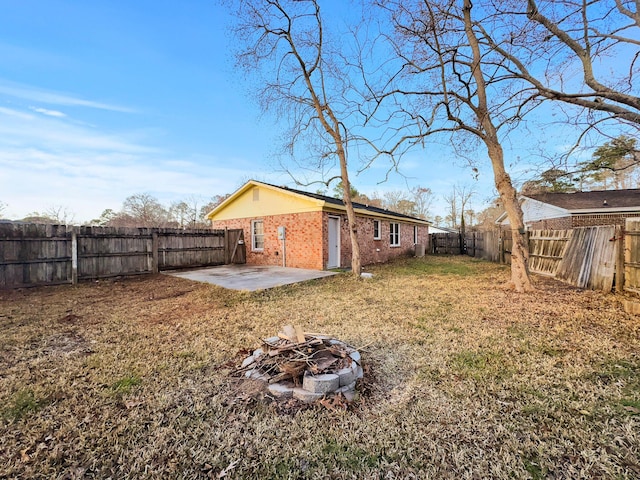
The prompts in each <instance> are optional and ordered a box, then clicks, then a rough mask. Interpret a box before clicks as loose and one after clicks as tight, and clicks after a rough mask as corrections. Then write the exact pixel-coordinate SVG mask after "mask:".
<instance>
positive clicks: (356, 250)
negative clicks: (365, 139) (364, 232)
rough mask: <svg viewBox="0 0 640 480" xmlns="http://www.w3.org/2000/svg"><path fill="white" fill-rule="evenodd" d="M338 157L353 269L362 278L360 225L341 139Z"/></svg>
mask: <svg viewBox="0 0 640 480" xmlns="http://www.w3.org/2000/svg"><path fill="white" fill-rule="evenodd" d="M336 144H337V145H336V146H337V147H338V148H337V152H338V158H339V159H340V176H341V178H342V190H343V191H342V199H343V201H344V206H345V208H346V210H347V221H348V223H349V239H350V240H351V271H352V272H353V274H354V275H355V277H356V278H360V273H362V263H361V259H360V244H359V243H358V226H357V223H356V213H355V211H354V210H353V202H352V201H351V183H350V182H349V174H348V171H347V155H346V152H345V151H344V147H343V145H342V142H341V141H336Z"/></svg>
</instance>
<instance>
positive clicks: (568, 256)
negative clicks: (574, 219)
mask: <svg viewBox="0 0 640 480" xmlns="http://www.w3.org/2000/svg"><path fill="white" fill-rule="evenodd" d="M612 239H615V227H613V226H600V227H582V228H575V229H574V231H573V235H572V236H571V239H570V240H569V243H568V245H567V249H566V253H565V256H564V257H563V258H562V260H561V261H560V264H559V265H558V271H557V272H556V278H558V279H560V280H564V281H567V282H569V283H571V284H572V285H576V286H577V287H580V288H590V289H593V290H603V291H605V292H609V291H611V288H612V286H613V274H614V269H615V258H616V242H615V241H612Z"/></svg>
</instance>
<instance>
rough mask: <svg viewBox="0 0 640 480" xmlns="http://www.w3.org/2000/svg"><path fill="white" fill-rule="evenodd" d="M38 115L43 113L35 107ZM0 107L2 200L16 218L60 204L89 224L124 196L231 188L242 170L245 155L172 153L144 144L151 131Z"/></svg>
mask: <svg viewBox="0 0 640 480" xmlns="http://www.w3.org/2000/svg"><path fill="white" fill-rule="evenodd" d="M38 113H40V112H38ZM38 113H30V112H29V111H20V110H18V109H10V108H4V107H0V185H1V188H0V201H2V202H4V203H6V204H8V205H9V207H8V209H7V212H8V214H9V215H10V216H12V217H13V218H21V217H24V216H25V215H27V214H28V213H30V212H33V211H43V210H46V209H47V208H49V207H51V206H54V205H55V206H64V207H66V208H68V209H69V211H71V212H73V213H74V214H75V218H76V219H77V220H81V221H87V220H90V219H92V218H96V217H98V216H99V215H100V213H101V212H102V211H103V210H104V209H106V208H113V209H118V208H120V206H121V205H122V201H123V200H124V199H125V198H126V197H128V196H129V195H133V194H135V193H141V192H152V193H153V194H154V195H156V196H157V198H158V199H159V200H160V201H161V202H162V203H163V204H169V203H170V202H171V201H174V200H180V199H185V198H187V197H189V196H190V195H201V196H203V197H211V196H213V195H215V194H222V193H228V192H229V191H230V190H232V189H233V187H234V185H232V184H231V183H230V180H229V179H234V180H235V179H238V178H241V177H242V176H243V175H245V174H246V172H247V168H248V167H247V163H246V162H244V161H243V160H242V159H233V161H229V159H227V160H226V161H223V160H222V159H220V158H217V157H215V156H213V155H211V156H207V157H203V156H202V155H195V154H183V155H176V154H174V153H173V152H171V151H168V150H165V149H163V148H161V147H157V146H149V144H148V143H149V142H152V141H153V140H154V137H153V135H152V134H148V132H145V131H142V132H141V131H140V130H135V131H127V132H110V133H108V134H107V133H105V132H102V131H100V130H99V129H98V128H95V127H88V126H86V125H84V124H78V123H77V122H74V121H72V120H70V119H69V117H56V116H50V115H40V114H38Z"/></svg>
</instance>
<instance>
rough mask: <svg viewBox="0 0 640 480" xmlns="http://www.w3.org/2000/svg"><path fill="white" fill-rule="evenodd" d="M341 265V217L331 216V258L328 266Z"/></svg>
mask: <svg viewBox="0 0 640 480" xmlns="http://www.w3.org/2000/svg"><path fill="white" fill-rule="evenodd" d="M339 266H340V218H339V217H329V260H328V262H327V268H338V267H339Z"/></svg>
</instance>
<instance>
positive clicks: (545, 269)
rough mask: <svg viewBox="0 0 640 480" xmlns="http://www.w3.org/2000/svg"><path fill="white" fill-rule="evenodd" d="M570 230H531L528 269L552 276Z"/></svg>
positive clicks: (570, 232)
mask: <svg viewBox="0 0 640 480" xmlns="http://www.w3.org/2000/svg"><path fill="white" fill-rule="evenodd" d="M571 234H572V230H533V231H531V232H530V233H529V269H530V270H531V271H532V272H535V273H539V274H541V275H549V276H554V275H555V273H556V270H557V268H558V265H559V264H560V261H561V260H562V257H563V255H564V253H565V251H566V249H567V245H568V244H569V239H570V238H571Z"/></svg>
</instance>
